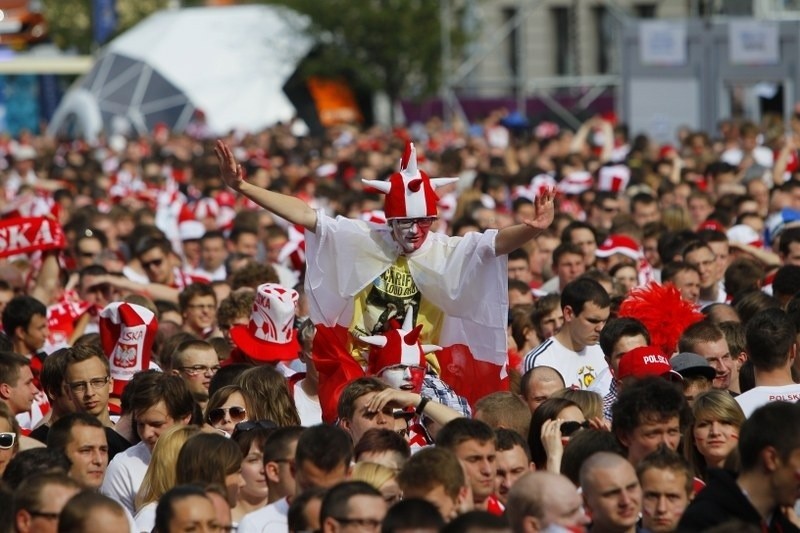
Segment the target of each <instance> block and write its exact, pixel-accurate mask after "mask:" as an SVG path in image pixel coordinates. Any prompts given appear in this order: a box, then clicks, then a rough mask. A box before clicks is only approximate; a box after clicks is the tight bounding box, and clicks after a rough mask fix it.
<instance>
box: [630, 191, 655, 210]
mask: <svg viewBox="0 0 800 533" xmlns="http://www.w3.org/2000/svg"><path fill="white" fill-rule="evenodd" d="M657 201H658V200H656V197H655V196H653V195H652V194H649V193H646V192H640V193H636V194H634V195H633V198H631V213H633V212H634V211H635V210H636V209H635V208H636V206H637V205H638V204H644V205H650V204H654V203H656V202H657Z"/></svg>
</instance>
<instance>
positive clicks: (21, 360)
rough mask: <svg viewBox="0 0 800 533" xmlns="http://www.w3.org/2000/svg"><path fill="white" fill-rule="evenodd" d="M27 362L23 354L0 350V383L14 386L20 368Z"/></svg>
mask: <svg viewBox="0 0 800 533" xmlns="http://www.w3.org/2000/svg"><path fill="white" fill-rule="evenodd" d="M29 364H30V362H29V361H28V359H27V358H25V356H22V355H20V354H18V353H16V352H0V383H7V384H9V385H11V386H12V387H13V386H16V384H17V382H18V381H19V371H20V369H21V368H23V367H26V366H28V365H29Z"/></svg>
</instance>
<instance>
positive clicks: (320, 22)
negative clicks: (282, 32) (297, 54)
mask: <svg viewBox="0 0 800 533" xmlns="http://www.w3.org/2000/svg"><path fill="white" fill-rule="evenodd" d="M264 1H265V3H271V4H281V5H285V6H288V7H291V8H292V9H294V10H296V11H298V12H300V13H303V14H305V15H308V17H309V19H310V20H311V24H310V26H309V29H308V33H309V35H310V36H311V37H312V38H314V39H316V40H317V41H318V42H320V43H321V44H322V45H323V46H321V47H320V49H319V53H318V55H317V56H315V57H313V58H311V59H310V60H309V61H308V62H307V63H306V67H305V68H306V72H305V74H309V75H312V74H316V75H323V76H335V75H342V74H343V73H344V74H345V75H346V76H348V77H350V78H351V79H350V80H349V81H350V82H351V83H355V84H358V85H365V86H366V87H369V88H371V89H377V90H383V91H385V92H386V94H387V95H388V96H389V97H390V98H391V99H392V100H395V99H397V98H398V97H400V96H403V97H419V96H425V95H429V94H431V93H433V92H434V91H436V90H437V88H438V87H439V81H440V79H441V64H442V63H441V61H442V58H441V36H440V35H441V33H440V20H439V17H440V14H439V2H438V1H435V0H264ZM453 27H458V24H457V23H454V24H453ZM451 41H452V42H453V43H454V49H458V48H459V47H460V46H461V45H462V44H463V41H464V35H463V33H462V32H460V31H459V30H455V31H454V33H453V35H452V36H451ZM353 78H354V79H353Z"/></svg>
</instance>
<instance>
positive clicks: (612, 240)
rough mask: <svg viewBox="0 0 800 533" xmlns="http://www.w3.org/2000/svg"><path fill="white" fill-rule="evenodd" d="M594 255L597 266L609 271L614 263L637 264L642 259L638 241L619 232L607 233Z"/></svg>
mask: <svg viewBox="0 0 800 533" xmlns="http://www.w3.org/2000/svg"><path fill="white" fill-rule="evenodd" d="M595 256H597V268H598V269H599V270H602V271H603V272H609V271H610V270H611V269H612V268H613V267H615V266H616V265H619V264H623V263H625V264H629V265H632V266H637V265H638V264H639V263H640V262H641V261H642V259H644V255H643V254H642V252H641V250H640V249H639V243H638V242H636V240H634V239H633V238H632V237H629V236H628V235H623V234H621V233H620V234H612V235H609V236H608V238H607V239H606V240H605V241H603V243H602V244H601V245H600V246H599V247H598V248H597V251H595Z"/></svg>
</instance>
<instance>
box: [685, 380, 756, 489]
mask: <svg viewBox="0 0 800 533" xmlns="http://www.w3.org/2000/svg"><path fill="white" fill-rule="evenodd" d="M704 418H711V419H712V420H719V421H720V422H725V423H728V424H732V425H734V426H736V428H738V429H741V427H742V424H744V420H745V416H744V412H743V411H742V408H741V407H740V406H739V404H738V403H737V402H736V400H734V399H733V397H732V396H731V395H730V394H728V391H726V390H719V389H712V390H710V391H706V392H704V393H702V394H700V395H699V396H698V397H697V398H695V400H694V404H693V405H692V423H691V425H690V426H689V431H687V432H686V435H685V438H684V455H685V457H686V459H687V460H688V461H689V464H690V465H691V466H692V469H693V470H694V475H695V476H697V477H699V478H700V479H703V480H705V479H706V471H707V470H708V465H707V464H706V458H705V457H703V455H702V454H700V451H699V450H698V449H697V446H696V443H695V441H694V427H695V424H697V421H698V420H702V419H704ZM736 453H737V449H736V448H734V449H733V451H732V452H731V454H730V455H729V456H728V457H729V460H732V461H735V459H736V458H735V457H732V456H734V455H735V454H736Z"/></svg>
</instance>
